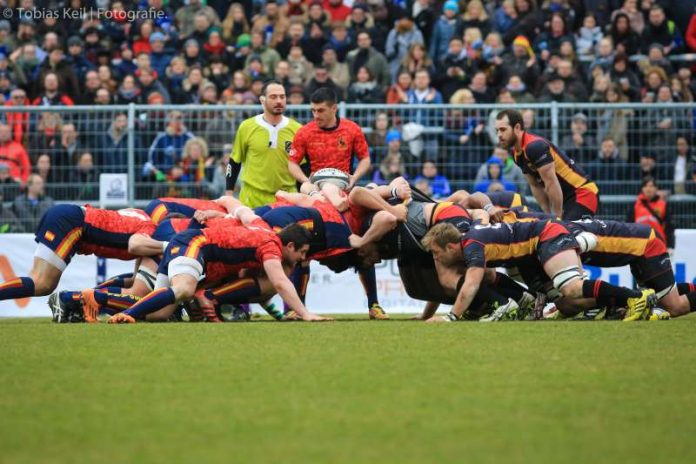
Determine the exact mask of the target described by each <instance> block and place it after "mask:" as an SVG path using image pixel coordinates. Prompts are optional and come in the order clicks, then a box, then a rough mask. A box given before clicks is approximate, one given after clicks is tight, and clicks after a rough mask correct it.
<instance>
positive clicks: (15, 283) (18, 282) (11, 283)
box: [0, 279, 23, 290]
mask: <svg viewBox="0 0 696 464" xmlns="http://www.w3.org/2000/svg"><path fill="white" fill-rule="evenodd" d="M22 285H23V284H22V279H14V280H8V281H7V282H5V283H4V284H0V290H8V289H10V288H20V287H21V286H22Z"/></svg>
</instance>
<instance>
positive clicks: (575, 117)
mask: <svg viewBox="0 0 696 464" xmlns="http://www.w3.org/2000/svg"><path fill="white" fill-rule="evenodd" d="M578 119H579V120H581V121H583V122H587V115H586V114H585V113H575V114H574V115H573V121H577V120H578Z"/></svg>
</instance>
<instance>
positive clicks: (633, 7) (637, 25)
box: [611, 0, 645, 55]
mask: <svg viewBox="0 0 696 464" xmlns="http://www.w3.org/2000/svg"><path fill="white" fill-rule="evenodd" d="M638 2H639V0H624V1H623V5H622V6H621V8H619V9H618V10H614V11H613V12H612V14H611V21H612V24H613V25H614V26H615V25H616V17H617V16H619V15H624V16H626V17H627V18H628V21H629V25H630V28H631V30H632V31H634V32H635V33H636V34H638V35H640V34H642V33H643V29H645V19H644V18H643V12H642V11H640V9H639V8H638ZM624 51H625V52H626V54H628V55H631V53H628V51H627V50H624Z"/></svg>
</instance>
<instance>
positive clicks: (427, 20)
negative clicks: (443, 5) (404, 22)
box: [410, 0, 437, 47]
mask: <svg viewBox="0 0 696 464" xmlns="http://www.w3.org/2000/svg"><path fill="white" fill-rule="evenodd" d="M431 3H432V0H416V1H414V2H412V5H413V6H412V7H411V14H410V16H411V17H412V18H413V21H414V22H415V23H416V27H417V28H418V30H419V31H421V33H422V34H423V37H424V38H425V45H426V47H429V46H430V39H431V38H432V36H433V29H434V28H435V22H436V21H437V12H436V10H435V8H434V7H433V6H432V5H431Z"/></svg>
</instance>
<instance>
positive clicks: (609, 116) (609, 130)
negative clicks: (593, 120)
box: [597, 84, 633, 161]
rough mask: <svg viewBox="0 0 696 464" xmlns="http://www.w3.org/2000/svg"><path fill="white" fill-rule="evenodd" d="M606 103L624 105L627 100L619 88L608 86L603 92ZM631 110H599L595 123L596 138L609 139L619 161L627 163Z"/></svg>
mask: <svg viewBox="0 0 696 464" xmlns="http://www.w3.org/2000/svg"><path fill="white" fill-rule="evenodd" d="M604 101H605V102H606V103H612V104H619V103H626V102H627V101H628V99H627V98H626V97H625V96H624V95H623V92H622V91H621V88H620V87H618V86H616V85H614V84H610V85H609V86H608V87H607V90H606V92H605V98H604ZM632 116H633V110H631V109H628V108H625V109H624V108H620V109H614V108H607V109H605V110H600V112H599V114H598V121H597V137H598V138H599V139H600V140H603V139H604V138H606V137H610V138H611V139H612V140H613V141H614V143H615V144H616V146H617V148H618V150H619V156H620V158H621V160H623V161H628V159H629V152H628V127H629V122H630V119H631V117H632Z"/></svg>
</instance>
